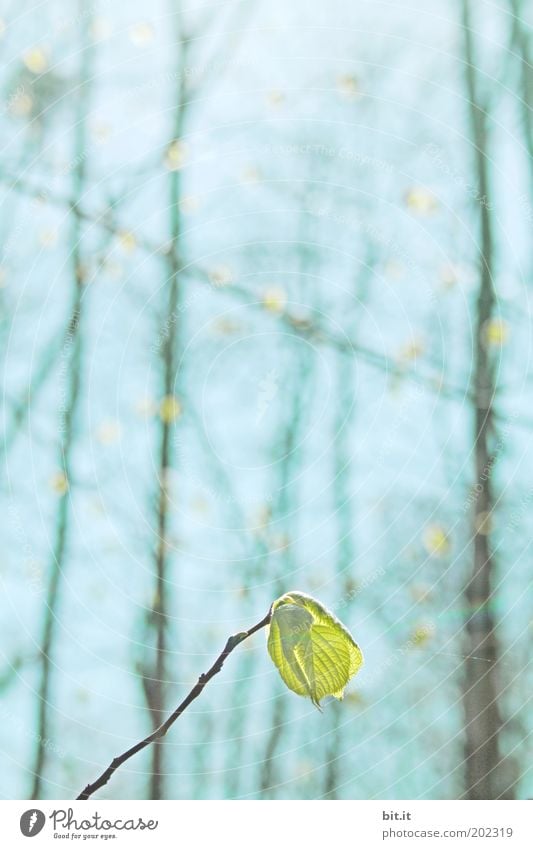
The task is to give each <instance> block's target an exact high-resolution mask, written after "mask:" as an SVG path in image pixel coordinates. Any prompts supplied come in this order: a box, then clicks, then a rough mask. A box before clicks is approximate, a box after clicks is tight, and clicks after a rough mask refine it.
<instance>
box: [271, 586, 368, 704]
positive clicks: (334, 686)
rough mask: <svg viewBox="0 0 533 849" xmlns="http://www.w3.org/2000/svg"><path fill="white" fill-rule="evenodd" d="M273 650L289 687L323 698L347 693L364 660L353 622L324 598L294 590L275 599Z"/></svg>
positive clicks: (273, 658)
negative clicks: (322, 600)
mask: <svg viewBox="0 0 533 849" xmlns="http://www.w3.org/2000/svg"><path fill="white" fill-rule="evenodd" d="M268 652H269V654H270V657H271V658H272V660H273V662H274V664H275V665H276V667H277V669H278V671H279V674H280V675H281V677H282V678H283V680H284V682H285V684H286V685H287V687H288V688H289V689H290V690H292V691H293V692H294V693H297V694H298V695H299V696H308V697H309V698H310V699H311V701H312V702H313V704H314V705H316V706H317V707H318V708H320V699H323V698H325V697H326V696H335V698H336V699H342V697H343V695H344V688H345V687H346V685H347V683H348V681H349V680H350V678H352V677H353V676H354V675H355V674H356V672H357V671H358V670H359V669H360V667H361V666H362V664H363V653H362V652H361V649H360V648H359V646H358V645H357V643H356V642H355V640H354V639H353V637H352V635H351V634H350V632H349V631H348V629H347V628H345V627H344V625H343V624H342V622H339V620H338V619H337V617H336V616H334V615H333V614H332V613H330V612H329V611H328V610H326V608H325V607H323V606H322V605H321V604H320V602H318V601H316V599H314V598H312V597H311V596H309V595H306V594H305V593H300V592H289V593H286V594H285V595H282V596H281V598H278V600H277V601H275V602H274V604H273V605H272V618H271V622H270V630H269V634H268Z"/></svg>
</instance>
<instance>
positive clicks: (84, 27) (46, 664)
mask: <svg viewBox="0 0 533 849" xmlns="http://www.w3.org/2000/svg"><path fill="white" fill-rule="evenodd" d="M82 5H83V4H81V3H80V9H81V7H82ZM79 22H80V28H81V32H80V46H79V56H80V70H79V82H78V85H77V87H76V89H75V100H76V113H75V118H74V125H73V130H74V151H73V156H72V161H73V163H74V166H73V170H72V210H71V237H70V265H71V269H72V281H73V293H72V307H71V311H70V318H69V321H68V325H67V328H66V332H65V338H64V341H63V352H64V356H65V358H68V361H67V366H66V371H65V378H64V379H65V382H66V392H65V403H64V409H63V410H62V414H63V419H62V423H61V426H60V445H59V456H58V476H59V477H58V486H59V487H60V488H61V491H58V498H59V502H58V506H57V512H56V518H55V530H54V544H53V554H52V560H51V564H50V570H49V577H48V584H47V589H46V602H45V609H44V619H43V624H42V634H41V639H40V653H39V664H40V670H39V676H40V677H39V684H38V690H37V692H38V707H37V730H36V735H35V740H36V744H35V754H34V761H33V767H32V771H33V786H32V792H31V798H32V799H39V798H41V795H42V786H43V773H44V770H45V767H46V759H47V757H46V756H47V752H48V748H47V745H48V741H49V737H50V699H51V692H52V690H51V685H52V681H51V676H52V667H53V662H52V655H53V651H54V641H55V637H56V630H57V624H58V605H59V597H60V590H61V583H62V579H63V575H64V570H65V567H66V550H67V544H68V541H69V530H70V528H69V526H70V504H71V497H72V496H71V488H72V474H71V457H72V448H73V445H74V441H75V438H76V424H77V422H76V417H77V410H78V406H79V398H80V387H81V379H82V370H83V320H84V314H85V305H84V302H83V295H84V267H83V257H82V238H83V225H82V220H81V218H80V216H79V215H78V211H77V205H78V204H79V202H80V200H81V198H82V197H83V193H84V190H85V185H86V172H87V156H86V145H87V117H88V113H89V103H90V96H91V77H92V70H91V69H92V63H93V47H92V46H91V43H90V39H89V29H90V25H91V16H90V15H87V14H86V13H83V14H80V15H79ZM67 346H68V348H67Z"/></svg>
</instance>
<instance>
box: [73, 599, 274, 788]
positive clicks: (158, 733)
mask: <svg viewBox="0 0 533 849" xmlns="http://www.w3.org/2000/svg"><path fill="white" fill-rule="evenodd" d="M270 617H271V610H269V611H268V613H267V615H266V616H265V617H264V618H263V619H261V621H260V622H258V623H257V625H253V626H252V627H251V628H249V629H248V630H247V631H241V632H239V633H238V634H233V635H232V636H231V637H228V640H227V642H226V645H225V646H224V648H223V650H222V651H221V653H220V654H219V656H218V657H217V659H216V660H215V662H214V663H213V665H212V666H211V668H210V669H209V670H208V671H207V672H204V673H203V674H202V675H200V677H199V678H198V681H197V682H196V684H195V685H194V687H193V688H192V690H191V691H190V693H189V694H188V696H186V697H185V698H184V699H183V701H182V702H181V703H180V704H179V705H178V706H177V708H176V709H175V711H174V712H173V713H171V714H170V716H169V717H168V719H166V720H165V722H163V724H162V725H160V726H159V728H156V729H155V731H152V733H151V734H149V735H148V737H145V738H144V740H141V741H140V742H139V743H136V744H135V746H132V747H131V748H130V749H128V750H127V751H126V752H123V753H122V754H121V755H118V757H116V758H113V760H112V761H111V763H110V764H109V766H108V767H107V769H106V770H104V772H103V773H102V774H101V775H100V777H99V778H97V779H96V781H94V782H93V783H92V784H88V785H87V787H86V788H85V789H84V790H83V791H82V792H81V793H80V795H79V796H77V799H89V798H90V797H91V796H92V795H93V793H95V792H96V791H97V790H99V789H100V787H103V786H104V785H105V784H107V782H108V781H109V779H110V778H111V776H112V775H113V773H114V772H115V770H117V769H118V768H119V766H122V764H123V763H125V762H126V761H128V760H129V759H130V758H132V757H133V755H136V754H137V752H140V751H142V749H145V748H146V747H147V746H149V745H150V743H156V742H157V741H158V740H160V739H161V738H162V737H164V736H165V734H166V733H167V731H168V730H169V728H170V727H171V726H172V725H173V724H174V723H175V721H176V720H177V719H178V717H179V716H181V714H182V713H183V711H184V710H186V709H187V708H188V707H189V705H190V704H191V703H192V702H193V701H194V700H195V699H197V698H198V696H199V695H200V693H201V692H202V690H203V689H204V687H205V685H206V684H207V682H208V681H210V680H211V678H214V676H215V675H217V674H218V673H219V672H220V670H221V669H222V667H223V665H224V661H225V660H226V658H227V657H228V656H229V655H230V654H231V652H232V651H233V650H234V649H235V648H237V646H238V645H239V644H240V643H242V642H243V641H244V640H247V639H248V637H251V636H252V634H255V632H256V631H259V630H260V629H261V628H264V627H265V626H266V625H268V624H269V623H270Z"/></svg>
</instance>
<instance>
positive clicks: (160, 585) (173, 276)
mask: <svg viewBox="0 0 533 849" xmlns="http://www.w3.org/2000/svg"><path fill="white" fill-rule="evenodd" d="M175 21H176V25H175V28H174V39H175V49H176V51H177V52H178V59H177V65H176V71H175V79H176V80H177V87H176V91H175V95H174V97H175V101H174V102H175V104H176V105H175V111H174V126H173V128H172V136H171V139H170V142H169V145H168V148H167V164H168V167H169V174H168V212H169V236H170V241H169V244H168V248H167V261H166V269H167V280H166V286H165V292H166V297H167V301H166V305H165V309H164V313H163V324H162V328H161V329H160V330H159V333H158V339H160V340H161V347H160V357H161V390H162V397H161V405H160V424H159V437H158V438H159V451H158V463H157V475H158V480H157V486H158V492H157V497H156V498H157V502H156V503H157V506H156V514H157V515H156V527H157V541H156V547H155V554H154V559H155V563H154V565H155V576H156V583H155V592H154V602H153V606H152V611H151V614H150V621H151V624H152V626H153V628H154V630H155V661H154V666H153V671H152V672H151V674H148V675H147V676H146V677H145V682H144V689H145V694H146V697H147V702H148V706H149V708H150V713H151V716H152V722H153V725H154V728H157V727H158V726H159V725H160V724H161V722H162V721H163V719H164V716H165V708H166V705H165V691H166V681H167V651H168V649H167V628H168V622H167V617H168V607H169V593H168V585H169V580H170V579H169V576H168V565H169V540H168V534H169V512H168V506H169V494H168V485H169V472H170V469H171V468H172V462H173V453H174V452H173V450H172V440H171V436H172V429H173V426H174V423H175V419H176V418H177V417H178V416H179V415H180V410H179V404H180V402H179V399H178V398H177V397H175V390H176V381H177V346H178V341H179V336H180V331H181V327H180V323H179V314H180V310H179V302H180V297H181V292H180V284H179V271H180V237H181V214H180V198H181V162H180V158H181V156H182V153H181V151H182V146H183V128H184V121H185V116H186V109H187V96H188V92H187V89H186V80H187V75H186V73H185V68H186V63H187V55H188V45H189V42H188V40H187V38H186V37H185V35H184V33H183V27H182V21H181V14H180V13H178V12H175ZM163 745H164V744H163V741H162V740H161V741H159V742H157V743H155V744H154V746H153V747H152V765H151V776H150V798H151V799H162V798H164V776H163Z"/></svg>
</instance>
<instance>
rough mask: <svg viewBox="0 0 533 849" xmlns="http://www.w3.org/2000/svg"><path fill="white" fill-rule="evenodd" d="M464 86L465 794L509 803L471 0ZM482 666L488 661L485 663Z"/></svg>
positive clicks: (487, 230)
mask: <svg viewBox="0 0 533 849" xmlns="http://www.w3.org/2000/svg"><path fill="white" fill-rule="evenodd" d="M462 6H463V9H462V11H463V16H462V17H463V19H462V24H463V29H464V32H463V35H464V52H465V82H466V93H467V98H468V108H469V117H470V132H471V139H472V145H473V148H474V151H473V155H474V169H475V175H476V179H477V183H478V197H479V198H480V200H479V201H478V202H477V211H478V216H479V266H480V270H479V274H480V279H479V290H478V296H477V302H476V313H475V319H474V363H473V394H474V404H475V409H474V433H473V437H474V448H473V451H474V463H475V481H476V489H475V492H476V500H475V503H474V506H473V515H472V540H473V547H474V552H473V556H474V560H473V567H472V574H471V576H470V578H469V579H468V581H467V583H466V586H465V589H464V593H465V601H466V604H465V607H466V608H467V609H468V610H469V611H472V612H471V613H470V615H469V618H468V619H467V622H466V625H465V642H466V652H465V653H466V657H465V661H464V681H463V708H464V719H465V734H466V740H465V767H466V775H465V785H466V786H465V790H464V793H463V795H464V796H466V797H467V798H469V799H496V798H498V797H500V796H501V795H503V796H506V797H508V796H509V795H510V791H509V790H507V789H506V788H505V782H503V781H502V761H501V754H500V731H501V728H502V718H501V713H500V705H499V697H500V692H501V685H500V680H499V668H498V658H499V645H498V640H497V635H496V631H495V621H494V613H493V605H492V604H491V601H492V586H493V582H494V572H495V560H494V555H493V553H492V548H491V542H490V523H491V516H492V511H493V509H494V493H493V481H492V472H493V464H494V458H493V456H492V453H491V450H490V447H489V446H490V439H491V436H492V438H494V418H493V404H494V398H495V392H496V386H495V378H494V369H493V367H492V365H491V357H490V353H489V350H488V345H487V329H488V326H489V322H490V321H491V319H492V317H493V313H494V305H495V293H494V286H493V253H494V244H493V230H492V216H491V206H490V192H491V189H490V183H489V161H490V160H489V154H488V133H487V112H486V109H485V108H484V106H483V105H482V104H481V102H480V97H479V91H478V75H477V69H476V61H475V56H474V44H473V32H472V29H471V17H470V0H462ZM484 661H485V662H484Z"/></svg>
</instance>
